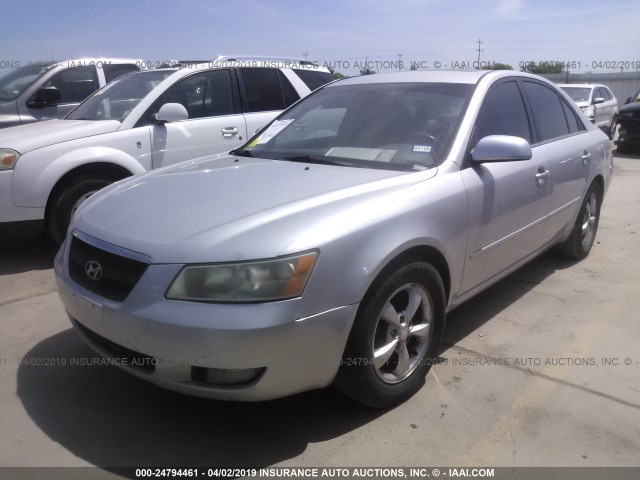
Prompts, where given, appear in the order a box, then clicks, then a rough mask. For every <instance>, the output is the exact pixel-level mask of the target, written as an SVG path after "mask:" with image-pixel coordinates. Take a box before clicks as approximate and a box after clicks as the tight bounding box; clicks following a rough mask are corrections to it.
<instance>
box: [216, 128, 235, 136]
mask: <svg viewBox="0 0 640 480" xmlns="http://www.w3.org/2000/svg"><path fill="white" fill-rule="evenodd" d="M220 131H221V132H222V136H223V137H226V138H230V137H233V136H234V135H237V134H238V129H237V128H236V127H226V128H222V129H220Z"/></svg>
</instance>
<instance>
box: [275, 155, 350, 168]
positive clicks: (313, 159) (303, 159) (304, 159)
mask: <svg viewBox="0 0 640 480" xmlns="http://www.w3.org/2000/svg"><path fill="white" fill-rule="evenodd" d="M274 160H286V161H287V162H300V163H316V164H318V165H335V166H338V167H360V165H358V164H356V163H351V162H339V161H337V160H329V159H328V158H327V157H318V156H314V155H295V156H292V157H276V158H274Z"/></svg>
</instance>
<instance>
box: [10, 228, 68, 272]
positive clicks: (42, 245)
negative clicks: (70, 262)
mask: <svg viewBox="0 0 640 480" xmlns="http://www.w3.org/2000/svg"><path fill="white" fill-rule="evenodd" d="M56 252H57V247H56V246H54V245H53V242H52V241H51V240H49V239H47V238H46V237H45V236H44V235H40V236H33V237H28V238H23V239H20V240H16V239H12V240H5V239H0V275H9V274H15V273H24V272H28V271H31V270H47V269H49V268H53V259H54V258H55V256H56Z"/></svg>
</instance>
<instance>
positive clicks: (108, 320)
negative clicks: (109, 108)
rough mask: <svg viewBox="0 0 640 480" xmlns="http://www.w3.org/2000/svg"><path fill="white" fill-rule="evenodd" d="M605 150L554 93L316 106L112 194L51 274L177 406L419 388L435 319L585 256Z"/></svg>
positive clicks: (453, 81) (440, 321) (454, 83)
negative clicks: (532, 271) (187, 401)
mask: <svg viewBox="0 0 640 480" xmlns="http://www.w3.org/2000/svg"><path fill="white" fill-rule="evenodd" d="M612 169H613V164H612V156H611V148H610V144H609V140H608V138H607V136H606V135H605V134H604V133H603V132H601V131H600V130H599V129H598V128H597V127H596V126H594V125H593V124H591V123H590V122H589V120H588V119H587V118H586V117H585V116H584V115H583V114H582V113H581V112H580V110H579V109H578V107H577V106H576V105H575V104H574V103H573V102H572V101H571V99H570V98H569V97H568V96H567V95H566V94H565V93H563V92H562V91H560V90H559V89H558V88H556V87H555V86H554V85H552V84H551V83H550V82H548V81H546V80H544V79H542V78H539V77H536V76H533V75H529V74H523V73H514V72H486V71H478V72H406V73H397V74H377V75H369V76H362V77H357V78H350V79H346V80H342V81H338V82H334V83H331V84H328V85H326V86H324V87H322V88H320V89H318V90H317V91H316V92H315V93H313V94H312V95H310V96H309V97H307V98H305V99H303V100H301V101H300V102H298V103H296V104H295V105H293V106H292V107H291V108H289V109H288V110H286V111H285V112H284V113H283V114H281V115H280V116H279V117H278V118H277V119H276V120H275V121H273V122H272V123H271V124H270V125H268V126H267V127H266V128H265V129H263V130H262V131H261V132H260V133H259V134H257V135H256V136H255V137H254V138H253V139H251V140H250V141H249V142H248V143H247V144H245V145H244V146H243V147H241V148H239V149H237V150H235V151H233V152H231V153H230V154H229V155H226V156H225V155H222V156H215V157H210V158H203V159H199V160H194V161H189V162H187V163H181V164H178V165H174V166H171V167H167V168H164V169H160V170H157V171H155V172H151V173H146V174H143V175H141V176H136V177H132V178H130V179H126V180H123V181H121V182H119V183H117V184H114V185H112V186H111V187H109V188H106V189H105V190H103V191H101V192H99V193H97V194H95V195H94V196H93V197H92V198H91V199H90V200H89V201H87V202H86V203H85V204H83V206H82V207H81V208H80V209H79V210H78V211H77V213H76V215H75V217H74V219H73V224H72V226H71V228H70V229H69V233H68V235H67V238H66V241H65V243H64V245H63V247H62V249H61V251H60V252H59V254H58V256H57V258H56V267H55V270H56V274H57V282H58V288H59V292H60V297H61V299H62V302H63V304H64V306H65V308H66V310H67V312H68V314H69V316H70V318H71V321H72V323H73V325H74V327H75V329H76V330H77V332H78V333H79V335H80V336H81V337H82V338H83V339H84V340H85V341H86V342H87V343H88V344H89V345H91V346H92V347H93V348H94V349H95V350H96V351H97V352H99V353H100V354H101V355H103V356H104V357H106V358H107V359H110V360H112V361H113V363H114V364H115V365H117V366H118V367H120V368H123V369H125V370H126V371H128V372H130V373H132V374H134V375H136V376H138V377H140V378H143V379H145V380H148V381H150V382H153V383H155V384H157V385H159V386H162V387H166V388H169V389H172V390H176V391H179V392H184V393H188V394H193V395H198V396H203V397H209V398H217V399H230V400H245V401H250V400H265V399H271V398H276V397H281V396H285V395H290V394H294V393H296V392H302V391H305V390H310V389H315V388H322V387H325V386H328V385H331V384H335V385H336V386H337V387H338V388H339V389H340V390H342V391H343V392H344V393H346V394H347V395H349V396H351V397H352V398H354V399H356V400H358V401H360V402H362V403H364V404H367V405H371V406H376V407H379V406H386V405H391V404H394V403H397V402H400V401H402V400H404V399H406V398H408V397H409V396H410V395H412V394H413V393H415V392H416V391H417V390H418V389H419V388H420V387H421V385H422V384H423V382H424V378H425V375H426V374H427V371H428V369H429V366H430V364H431V363H432V362H431V361H429V360H430V359H433V358H435V357H436V356H437V352H438V344H439V342H440V339H441V337H442V333H443V330H444V327H445V318H446V314H447V312H448V311H450V310H452V309H453V308H455V307H456V306H458V305H460V304H461V303H462V302H464V301H465V300H467V299H469V298H471V297H472V296H474V295H475V294H477V293H478V292H480V291H482V290H483V289H485V288H487V287H488V286H489V285H491V284H493V283H495V282H496V281H498V280H499V279H501V278H503V277H504V276H505V275H507V274H509V273H510V272H512V271H513V270H514V269H516V268H518V267H519V266H521V265H523V264H524V263H525V262H527V261H528V260H530V259H531V258H533V257H535V256H536V255H538V254H540V253H541V252H543V251H544V250H546V249H548V248H550V247H551V246H554V245H556V244H560V245H561V248H562V250H563V251H564V252H565V253H566V254H567V255H569V256H570V257H572V258H576V259H580V258H583V257H585V256H586V255H587V254H588V253H589V250H590V249H591V247H592V245H593V242H594V237H595V234H596V230H597V228H598V220H599V214H600V205H601V203H602V199H603V196H604V194H605V192H606V190H607V188H608V186H609V183H610V180H611V174H612Z"/></svg>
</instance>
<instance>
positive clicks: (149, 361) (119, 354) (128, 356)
mask: <svg viewBox="0 0 640 480" xmlns="http://www.w3.org/2000/svg"><path fill="white" fill-rule="evenodd" d="M74 324H75V326H76V327H78V328H79V329H80V331H81V332H82V333H83V334H84V335H85V336H86V337H87V338H88V339H89V340H90V341H91V342H92V343H94V344H95V345H96V346H98V347H100V348H101V349H102V350H104V351H105V352H106V353H108V354H109V356H110V357H111V358H117V359H118V360H119V361H120V365H126V366H128V367H131V368H136V369H138V370H142V371H143V372H146V373H153V372H154V371H155V370H156V363H157V359H156V358H155V357H152V356H150V355H145V354H144V353H140V352H136V351H135V350H130V349H128V348H126V347H123V346H122V345H118V344H117V343H113V342H112V341H111V340H108V339H106V338H104V337H103V336H101V335H98V334H97V333H96V332H94V331H93V330H89V329H88V328H87V327H85V326H84V325H82V324H81V323H80V322H78V321H74Z"/></svg>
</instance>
